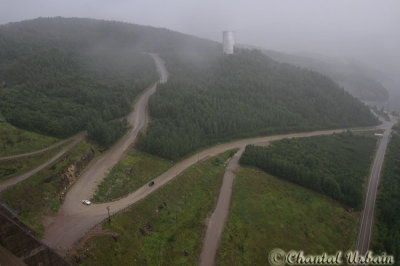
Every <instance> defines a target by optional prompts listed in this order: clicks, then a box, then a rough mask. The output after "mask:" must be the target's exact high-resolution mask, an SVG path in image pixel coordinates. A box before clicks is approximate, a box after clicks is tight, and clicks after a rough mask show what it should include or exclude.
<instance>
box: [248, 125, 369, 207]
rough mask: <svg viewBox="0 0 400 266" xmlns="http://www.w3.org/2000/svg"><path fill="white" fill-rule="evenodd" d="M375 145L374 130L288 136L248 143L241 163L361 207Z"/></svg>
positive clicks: (352, 205)
mask: <svg viewBox="0 0 400 266" xmlns="http://www.w3.org/2000/svg"><path fill="white" fill-rule="evenodd" d="M375 146H376V137H374V136H373V133H368V134H355V133H352V132H346V133H341V134H334V135H331V136H316V137H310V138H296V139H284V140H281V141H276V142H273V143H272V144H271V145H270V146H268V147H256V146H247V147H246V150H245V152H244V153H243V155H242V157H241V159H240V162H241V163H242V164H245V165H251V166H256V167H259V168H261V169H263V170H265V171H266V172H268V173H270V174H272V175H275V176H278V177H281V178H284V179H286V180H289V181H291V182H294V183H297V184H299V185H302V186H305V187H307V188H310V189H313V190H315V191H317V192H321V193H324V194H326V195H328V196H330V197H332V198H333V199H336V200H339V201H341V202H343V203H345V204H347V205H349V206H351V207H353V208H359V207H360V205H361V203H362V201H363V184H364V182H365V179H366V177H367V175H368V173H369V169H370V165H371V161H372V157H373V153H374V150H375Z"/></svg>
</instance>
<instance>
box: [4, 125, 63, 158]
mask: <svg viewBox="0 0 400 266" xmlns="http://www.w3.org/2000/svg"><path fill="white" fill-rule="evenodd" d="M57 141H59V139H57V138H53V137H48V136H44V135H40V134H37V133H33V132H30V131H26V130H22V129H19V128H16V127H14V126H12V125H10V124H9V123H6V122H4V123H0V157H4V156H9V155H15V154H20V153H26V152H31V151H36V150H40V149H43V148H46V147H48V146H50V145H51V144H54V143H55V142H57Z"/></svg>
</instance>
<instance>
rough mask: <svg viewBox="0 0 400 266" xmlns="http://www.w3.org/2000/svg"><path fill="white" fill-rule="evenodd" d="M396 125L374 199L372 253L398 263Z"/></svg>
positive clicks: (399, 130) (399, 139) (399, 140)
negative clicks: (382, 254)
mask: <svg viewBox="0 0 400 266" xmlns="http://www.w3.org/2000/svg"><path fill="white" fill-rule="evenodd" d="M399 202H400V125H399V124H398V125H397V126H396V127H395V128H394V131H393V134H392V139H391V140H390V143H389V148H388V151H387V154H386V156H385V164H384V167H383V173H382V179H381V184H380V186H379V192H378V196H377V200H376V215H375V227H374V235H373V241H372V247H373V250H374V251H375V252H379V253H380V252H383V251H384V252H386V253H387V254H389V255H394V257H395V259H394V260H395V262H396V263H398V262H399V261H400V204H399Z"/></svg>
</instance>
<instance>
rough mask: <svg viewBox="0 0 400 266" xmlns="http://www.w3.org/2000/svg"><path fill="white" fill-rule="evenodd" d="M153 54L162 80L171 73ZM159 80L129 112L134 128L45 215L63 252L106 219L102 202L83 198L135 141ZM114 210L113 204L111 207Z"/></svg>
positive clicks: (49, 235)
mask: <svg viewBox="0 0 400 266" xmlns="http://www.w3.org/2000/svg"><path fill="white" fill-rule="evenodd" d="M151 56H152V57H153V59H154V61H155V63H156V65H157V69H158V72H159V73H160V82H161V83H163V82H166V81H167V78H168V73H167V71H166V69H165V66H164V62H163V61H162V60H161V59H160V58H159V57H158V56H157V55H155V54H151ZM156 86H157V85H156V84H154V85H152V86H151V87H150V88H148V89H146V90H145V91H144V92H143V93H142V94H141V96H140V97H139V99H138V100H137V102H136V104H135V108H134V111H133V112H131V113H130V114H129V116H128V119H127V120H128V123H129V124H130V125H131V126H132V129H131V131H130V132H129V133H128V134H127V135H125V136H124V137H123V138H122V139H121V140H119V141H118V142H117V143H116V144H115V145H114V146H113V147H112V148H111V149H110V150H109V151H107V152H106V154H104V155H103V156H101V157H98V158H97V159H95V160H94V161H93V162H92V163H90V164H89V166H88V167H87V168H86V170H85V172H84V173H83V174H82V175H81V177H80V178H79V180H78V181H77V182H76V183H75V184H74V185H73V186H72V188H71V189H70V191H69V192H68V193H67V195H66V197H65V200H64V203H63V205H62V206H61V208H60V211H59V212H58V214H57V215H56V216H49V217H45V221H44V224H45V227H46V231H45V236H44V242H45V243H47V244H48V245H49V246H50V247H53V248H55V249H56V250H57V251H58V252H59V253H60V254H65V252H66V251H67V249H68V248H70V247H71V246H72V244H73V243H74V242H75V241H76V240H77V239H78V238H79V237H81V236H82V235H83V234H84V233H85V232H87V231H88V230H89V229H90V228H91V227H93V226H94V225H95V224H97V223H99V222H100V221H101V220H102V219H104V214H106V213H107V211H106V209H105V207H106V206H101V205H93V206H84V205H82V203H81V200H83V199H90V198H91V197H92V196H93V194H94V193H95V190H96V189H97V186H98V185H99V184H100V182H101V181H102V180H103V179H104V178H105V177H106V176H107V174H108V173H109V171H110V170H111V169H112V167H113V166H114V165H115V164H116V163H117V162H118V161H119V160H121V158H122V156H123V155H124V153H125V151H126V150H127V149H128V147H129V146H130V145H131V144H132V143H133V142H134V141H135V139H136V136H137V134H138V133H139V131H140V130H141V129H142V128H144V127H145V126H146V123H147V121H148V117H147V112H146V111H147V110H146V109H147V102H148V99H149V97H150V96H151V95H152V94H153V93H154V92H155V90H156ZM111 210H112V211H113V208H112V209H111Z"/></svg>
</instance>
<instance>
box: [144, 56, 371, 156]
mask: <svg viewBox="0 0 400 266" xmlns="http://www.w3.org/2000/svg"><path fill="white" fill-rule="evenodd" d="M200 55H201V54H200ZM200 55H199V56H197V57H195V56H194V55H191V56H189V55H188V56H186V57H182V56H177V55H171V54H166V55H165V56H164V58H165V60H166V62H167V68H168V70H169V72H170V79H169V81H168V83H166V84H163V85H162V86H160V87H159V88H158V90H157V92H156V93H155V95H154V96H153V97H152V98H151V99H150V106H149V107H150V108H149V110H150V115H151V117H152V121H151V123H150V125H149V127H148V129H147V132H146V134H145V135H144V136H142V137H141V139H140V141H139V147H140V148H141V149H143V150H145V151H147V152H150V153H153V154H157V155H159V156H162V157H166V158H170V159H177V158H179V157H181V156H184V155H186V154H188V153H190V152H191V151H193V150H195V149H197V148H199V147H201V146H205V145H210V144H213V143H216V142H219V141H226V140H229V139H232V138H242V137H249V136H257V135H270V134H277V133H284V132H293V131H307V130H316V129H323V128H339V127H352V126H366V125H373V124H376V123H377V120H376V119H375V118H374V117H373V116H372V115H371V113H370V112H369V109H368V108H367V107H366V106H365V105H363V104H362V103H360V102H359V101H358V100H356V99H355V98H354V97H352V96H351V95H349V94H348V93H347V92H345V91H343V89H341V88H339V87H338V86H337V85H336V84H335V83H333V82H332V80H330V79H329V78H327V77H325V76H322V75H321V74H318V73H316V72H313V71H309V70H305V69H302V68H299V67H294V66H291V65H288V64H281V63H278V62H276V61H274V60H272V59H270V58H268V57H266V56H265V55H263V54H262V53H261V52H258V51H255V50H252V51H250V50H237V51H236V52H235V54H234V55H232V56H222V55H218V56H209V55H207V54H203V55H202V56H200Z"/></svg>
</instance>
